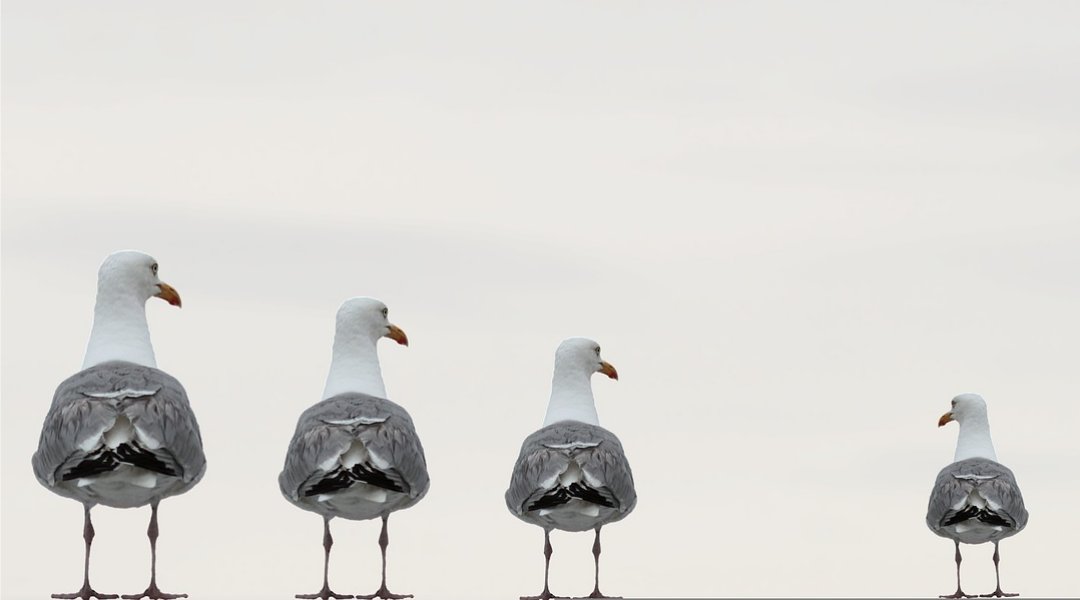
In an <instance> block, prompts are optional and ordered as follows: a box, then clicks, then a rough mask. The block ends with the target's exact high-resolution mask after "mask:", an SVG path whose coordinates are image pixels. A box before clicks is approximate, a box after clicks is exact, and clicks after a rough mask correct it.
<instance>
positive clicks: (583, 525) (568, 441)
mask: <svg viewBox="0 0 1080 600" xmlns="http://www.w3.org/2000/svg"><path fill="white" fill-rule="evenodd" d="M597 372H599V373H603V374H604V375H607V376H608V377H610V378H612V379H618V378H619V375H618V373H617V372H616V371H615V367H613V366H611V364H610V363H607V362H605V361H604V360H603V359H601V358H600V346H599V344H597V343H596V342H594V341H592V340H588V339H585V338H570V339H568V340H565V341H564V342H563V343H562V344H560V345H559V348H558V350H556V351H555V373H554V376H553V377H552V382H551V399H550V401H549V402H548V409H547V417H546V418H545V419H544V426H543V427H541V428H540V429H539V430H537V431H536V432H534V433H533V434H532V435H530V436H529V437H527V438H525V442H524V443H523V444H522V445H521V453H520V454H519V455H518V459H517V462H516V463H515V464H514V472H513V475H512V476H511V478H510V489H508V490H506V506H507V508H509V509H510V512H511V513H513V514H514V516H515V517H517V518H519V519H521V520H522V521H525V522H526V523H531V524H533V525H539V526H540V527H542V528H543V529H544V591H543V592H541V593H540V595H538V596H522V597H521V600H548V599H550V598H556V597H558V596H555V595H553V594H552V593H551V591H550V589H549V588H548V572H549V568H550V566H551V553H552V549H551V530H552V529H560V530H562V531H588V530H590V529H592V530H594V531H595V532H596V538H595V540H594V541H593V548H592V551H593V561H594V562H595V568H596V571H595V585H594V587H593V591H592V593H591V594H589V596H588V597H589V598H607V597H608V596H604V594H602V593H600V528H601V527H603V526H604V525H607V524H608V523H613V522H615V521H618V520H620V519H622V518H623V517H625V516H626V515H628V514H630V511H631V510H633V509H634V505H635V504H636V503H637V493H636V492H635V491H634V477H633V475H632V474H631V472H630V464H629V463H628V462H627V460H626V455H625V454H624V453H623V448H622V444H620V443H619V438H617V437H615V434H613V433H611V432H610V431H608V430H606V429H604V428H602V427H600V423H599V419H598V418H597V415H596V404H595V403H594V401H593V394H592V382H591V379H590V378H591V377H592V374H593V373H597Z"/></svg>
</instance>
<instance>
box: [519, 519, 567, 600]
mask: <svg viewBox="0 0 1080 600" xmlns="http://www.w3.org/2000/svg"><path fill="white" fill-rule="evenodd" d="M550 570H551V530H550V529H544V591H542V592H540V595H539V596H521V600H551V598H566V596H556V595H555V594H552V593H551V590H549V589H548V573H549V572H550Z"/></svg>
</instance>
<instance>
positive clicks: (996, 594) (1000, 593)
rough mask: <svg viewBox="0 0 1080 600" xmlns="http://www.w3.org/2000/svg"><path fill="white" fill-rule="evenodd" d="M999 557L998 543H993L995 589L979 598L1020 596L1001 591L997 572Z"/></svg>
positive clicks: (999, 577) (999, 575)
mask: <svg viewBox="0 0 1080 600" xmlns="http://www.w3.org/2000/svg"><path fill="white" fill-rule="evenodd" d="M1000 559H1001V556H1000V555H999V554H998V543H997V542H996V541H995V542H994V577H995V578H996V579H997V589H996V590H994V592H993V593H991V594H979V597H980V598H1012V597H1013V596H1019V595H1020V594H1008V593H1005V592H1003V591H1001V573H999V572H998V561H999V560H1000Z"/></svg>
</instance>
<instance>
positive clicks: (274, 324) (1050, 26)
mask: <svg viewBox="0 0 1080 600" xmlns="http://www.w3.org/2000/svg"><path fill="white" fill-rule="evenodd" d="M1078 19H1080V4H1076V3H1068V2H1058V3H1036V2H1024V3H1020V2H1015V3H1002V2H973V1H971V2H895V3H891V4H887V3H881V2H875V3H865V2H846V3H841V2H829V3H825V2H816V3H808V2H790V3H776V2H742V3H736V2H723V3H720V2H717V3H700V2H678V3H673V2H652V3H630V2H620V3H596V2H590V3H586V2H576V3H567V2H545V3H542V4H528V5H526V4H524V3H506V2H503V3H427V4H423V5H421V4H419V3H361V2H322V3H318V4H310V3H303V4H301V3H295V4H284V3H276V2H258V3H240V2H233V3H202V4H200V3H179V4H178V3H172V4H163V3H146V2H119V1H117V2H109V3H86V2H49V3H41V2H27V1H13V0H7V1H5V2H4V6H3V32H2V33H3V48H2V49H3V126H4V127H3V158H2V160H3V163H2V166H3V189H2V192H3V214H2V234H3V237H2V250H3V252H2V254H3V257H2V267H3V298H2V300H3V304H2V318H3V323H2V326H3V346H2V361H3V384H2V396H3V405H2V409H3V415H2V433H3V440H2V450H3V454H2V473H3V480H2V483H3V491H2V501H3V508H2V528H3V537H2V548H0V550H2V561H3V562H2V570H3V583H2V589H0V592H2V595H3V597H4V598H11V599H13V600H16V599H23V598H26V599H30V598H43V597H47V594H48V593H51V592H70V591H73V590H75V589H76V588H77V587H78V585H79V580H80V577H81V566H82V540H81V526H82V523H81V519H82V514H81V510H80V508H79V506H78V505H77V504H76V503H75V502H73V501H71V500H67V499H64V498H61V497H59V496H56V495H54V494H51V493H50V492H48V491H47V490H45V489H44V488H42V487H41V486H40V485H38V483H37V482H36V481H35V479H34V477H33V474H32V471H31V468H30V456H31V454H32V453H33V451H34V449H35V448H36V444H37V437H38V432H39V428H40V424H41V422H42V420H43V418H44V416H45V413H46V411H47V410H48V406H49V402H50V399H51V396H52V393H53V390H54V389H55V387H56V385H57V384H58V383H59V382H60V381H61V380H62V379H64V378H66V377H67V376H69V375H71V374H72V373H74V372H75V371H76V370H77V369H78V368H79V366H80V365H81V361H82V355H83V351H84V349H85V342H86V338H87V335H88V333H89V330H90V322H91V315H92V309H93V301H94V292H95V286H96V270H97V267H98V265H99V264H100V262H101V260H102V259H103V258H104V257H105V256H106V255H107V254H109V253H110V252H112V251H115V250H118V249H124V248H136V249H140V250H143V251H145V252H148V253H150V254H152V255H154V256H155V257H156V258H157V259H158V260H159V262H160V264H161V277H162V279H163V280H164V281H167V282H169V283H170V284H172V285H173V286H175V287H176V288H177V290H178V291H179V292H180V294H181V295H182V297H183V300H184V308H183V309H182V310H176V309H174V308H172V307H170V306H168V305H167V304H165V303H163V302H158V301H153V302H150V303H149V304H148V307H147V311H148V313H149V320H150V325H151V333H152V337H153V341H154V344H155V350H156V352H157V357H158V364H159V366H160V367H161V368H162V369H164V370H165V371H168V372H169V373H171V374H173V375H175V376H176V377H178V378H179V379H180V381H181V382H183V384H184V385H185V387H186V388H187V390H188V394H189V396H190V398H191V403H192V406H193V408H194V410H195V412H196V414H197V416H198V418H199V422H200V424H201V426H202V430H203V437H204V440H205V446H206V454H207V457H208V461H209V468H208V471H207V474H206V477H205V478H204V479H203V481H202V482H201V483H200V484H199V485H198V486H197V487H195V488H194V489H192V490H191V491H190V492H188V493H187V494H185V495H183V496H180V497H176V498H172V499H169V500H167V501H165V502H163V503H162V506H161V511H160V527H161V538H160V539H159V550H160V555H159V563H160V569H159V575H160V583H161V586H162V588H163V589H165V590H166V591H172V592H188V593H190V594H191V597H192V598H193V599H199V598H204V599H211V598H277V597H280V598H289V597H291V596H292V594H294V593H298V592H313V591H315V590H316V589H317V588H318V586H319V579H320V576H321V561H322V548H321V535H322V532H321V523H320V519H319V517H318V516H316V515H314V514H312V513H306V512H304V511H301V510H298V509H296V508H295V507H293V506H291V505H290V504H288V503H287V502H286V501H285V500H284V499H283V498H282V497H281V496H280V494H279V492H278V490H277V482H276V477H277V473H278V472H279V470H280V468H281V464H282V462H283V458H284V453H285V449H286V445H287V443H288V440H289V438H290V436H291V434H292V431H293V428H294V427H295V423H296V418H297V417H298V416H299V414H300V412H301V411H302V410H303V409H305V408H306V407H307V406H309V405H311V404H312V403H314V402H316V401H317V400H318V399H319V395H320V393H321V391H322V388H323V383H324V380H325V376H326V371H327V369H328V367H329V359H330V344H331V339H332V334H333V331H332V328H333V322H334V312H335V311H336V309H337V307H338V305H339V304H340V302H341V301H342V300H344V299H345V298H348V297H350V296H355V295H370V296H375V297H378V298H380V299H382V300H384V301H385V302H386V303H387V304H388V305H389V306H390V311H391V318H392V320H393V321H394V322H395V323H397V324H398V325H400V326H401V327H402V328H403V329H404V330H405V331H406V332H407V333H408V335H409V339H410V342H411V345H410V346H409V347H408V348H402V347H399V346H396V345H394V344H391V343H385V344H383V345H382V346H381V350H382V363H383V369H384V376H385V379H386V387H387V390H388V392H389V395H390V397H391V399H393V400H395V401H397V402H398V403H399V404H401V405H402V406H404V407H405V408H406V409H407V410H409V412H410V413H411V414H412V415H413V418H414V421H415V423H416V427H417V430H418V431H419V433H420V435H421V436H422V439H423V443H424V447H425V448H426V450H427V456H428V463H429V468H430V471H431V479H432V486H431V491H430V493H429V494H428V496H427V497H426V498H425V499H424V500H423V501H422V502H421V503H420V504H418V505H417V506H415V507H414V508H412V509H409V510H407V511H405V512H401V513H395V514H394V516H393V518H391V520H390V540H391V545H390V549H389V554H390V563H389V571H390V573H389V574H390V582H389V583H390V587H391V589H393V590H395V591H398V592H407V593H414V594H416V596H417V598H418V599H420V600H423V599H435V598H450V599H453V598H462V599H464V598H482V599H486V598H491V599H506V598H516V597H517V596H519V595H521V594H535V593H538V592H539V590H540V587H541V583H542V573H543V555H542V552H541V550H542V543H543V540H542V537H543V536H542V533H541V530H540V529H539V528H536V527H532V526H529V525H526V524H524V523H522V522H520V521H518V520H517V519H515V518H513V517H512V516H511V515H510V514H509V512H508V511H507V510H506V508H505V506H504V504H503V498H502V495H503V492H504V490H505V489H506V485H507V483H508V481H509V476H510V469H511V467H512V465H513V461H514V459H515V457H516V455H517V452H518V449H519V446H520V443H521V440H522V439H523V438H524V437H525V436H526V435H528V434H529V433H530V432H532V431H533V430H534V429H536V428H537V427H539V425H540V424H541V422H542V420H543V417H544V412H545V409H546V402H547V396H548V392H549V389H548V386H549V383H550V377H551V366H552V359H553V355H554V351H555V347H556V346H557V345H558V343H559V341H560V340H562V339H563V338H566V337H570V336H587V337H592V338H593V339H596V340H597V341H599V342H600V344H601V345H602V346H603V348H604V355H605V358H606V359H607V360H609V361H610V362H611V363H613V364H614V365H615V366H616V367H617V368H618V370H619V374H620V380H619V381H618V382H611V381H609V380H607V379H605V378H595V381H594V389H595V392H596V397H597V408H598V412H599V414H600V420H601V423H602V424H603V425H604V426H606V427H607V428H609V429H611V430H612V431H614V432H615V433H616V434H617V435H619V436H620V438H621V439H622V441H623V445H624V446H625V448H626V451H627V454H628V456H629V459H630V462H631V465H632V466H633V468H634V475H635V479H636V482H637V488H638V494H639V502H638V506H637V509H636V510H635V511H634V513H633V514H631V515H630V516H629V517H628V518H627V519H625V520H624V521H621V522H619V523H617V524H615V525H612V526H611V527H609V528H606V529H605V530H604V542H605V543H604V554H603V558H602V565H601V568H602V589H603V590H604V591H605V592H607V593H611V594H618V595H624V596H639V597H640V596H654V597H655V596H865V595H881V596H935V595H937V594H941V593H949V592H951V591H952V589H953V585H954V579H953V578H954V571H953V562H952V560H953V557H952V553H953V549H952V543H951V541H949V540H945V539H942V538H938V537H936V536H934V535H933V534H932V533H931V532H930V531H929V530H928V529H927V528H926V526H925V524H924V522H923V519H924V515H925V510H926V503H927V498H928V494H929V490H930V485H931V483H932V482H933V480H934V477H935V475H936V474H937V471H938V470H939V469H940V468H941V467H942V466H944V465H945V464H947V463H948V462H950V461H951V459H952V454H953V450H954V446H955V442H956V433H957V428H956V427H955V426H950V427H946V428H943V429H940V430H939V429H938V428H937V427H936V422H937V419H938V417H939V416H940V415H941V414H942V413H943V412H945V411H946V410H947V409H948V407H949V400H950V398H952V397H953V396H954V395H956V394H959V393H963V392H978V393H981V394H982V395H983V396H984V397H985V398H986V400H987V402H988V404H989V408H990V419H991V425H992V428H993V433H994V441H995V443H996V446H997V453H998V457H999V458H1000V459H1001V461H1002V462H1004V463H1005V464H1007V465H1009V466H1011V467H1012V468H1013V470H1014V471H1015V473H1016V475H1017V478H1018V480H1019V482H1020V484H1021V486H1022V488H1023V491H1024V495H1025V499H1026V500H1027V503H1028V508H1029V510H1030V512H1031V521H1030V524H1029V526H1028V528H1027V529H1026V530H1025V531H1024V532H1022V533H1021V534H1020V535H1018V536H1016V537H1015V538H1011V539H1009V540H1007V541H1006V542H1004V543H1003V544H1002V546H1001V553H1002V563H1001V568H1002V578H1003V582H1002V585H1003V587H1004V588H1005V589H1006V590H1007V591H1019V592H1022V593H1023V594H1024V595H1026V596H1075V595H1077V593H1080V583H1078V582H1077V580H1076V573H1075V571H1076V569H1075V557H1076V555H1077V545H1076V538H1077V537H1078V536H1080V524H1078V521H1077V519H1076V515H1075V507H1076V498H1077V497H1078V496H1080V469H1078V468H1077V467H1076V465H1077V463H1078V462H1080V443H1078V442H1077V431H1078V428H1080V405H1078V399H1080V377H1078V375H1077V372H1078V371H1077V364H1078V352H1080V350H1078V347H1077V339H1080V169H1078V167H1080V164H1078V163H1080V111H1078V110H1077V107H1078V106H1080V36H1077V35H1076V32H1077V25H1078ZM94 518H95V525H96V526H97V532H98V537H97V538H96V540H95V550H94V557H93V562H92V581H93V583H94V585H95V587H97V589H99V590H102V591H105V592H117V593H132V592H135V591H138V590H141V589H143V588H144V587H145V585H146V577H147V573H146V571H147V569H148V563H149V549H148V547H147V543H146V538H145V528H146V522H147V519H148V518H149V510H148V509H137V510H115V509H109V508H104V507H103V508H99V509H96V510H95V512H94ZM334 533H335V537H336V540H337V544H336V545H335V547H334V553H333V556H332V563H331V577H332V579H331V583H332V586H333V587H334V588H335V589H336V590H338V591H341V592H345V593H369V592H371V591H373V590H374V589H375V588H376V587H377V585H378V575H379V564H378V546H377V543H376V541H377V536H378V523H377V522H373V521H368V522H359V523H358V522H346V521H342V520H336V521H335V522H334ZM552 542H553V545H554V547H555V553H554V557H553V560H552V577H551V581H552V589H553V591H555V592H557V593H560V594H570V595H579V596H580V595H584V594H587V593H588V592H589V591H590V590H591V588H592V557H591V555H590V554H589V549H590V546H591V543H592V539H591V536H590V535H589V534H567V533H555V534H554V535H553V537H552ZM991 553H992V548H991V547H990V546H989V545H984V546H978V547H971V546H968V547H965V556H966V560H965V562H964V588H965V590H967V591H969V592H974V593H985V592H988V591H991V590H992V589H993V585H994V583H993V565H992V563H991V561H990V555H991Z"/></svg>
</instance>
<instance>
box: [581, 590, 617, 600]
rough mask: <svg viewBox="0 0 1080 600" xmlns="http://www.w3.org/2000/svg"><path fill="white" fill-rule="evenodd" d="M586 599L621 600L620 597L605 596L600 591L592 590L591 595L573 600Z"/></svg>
mask: <svg viewBox="0 0 1080 600" xmlns="http://www.w3.org/2000/svg"><path fill="white" fill-rule="evenodd" d="M588 598H593V599H599V600H622V596H605V595H604V594H603V593H601V592H600V590H593V593H591V594H589V595H588V596H582V597H581V598H576V599H575V600H586V599H588Z"/></svg>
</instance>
